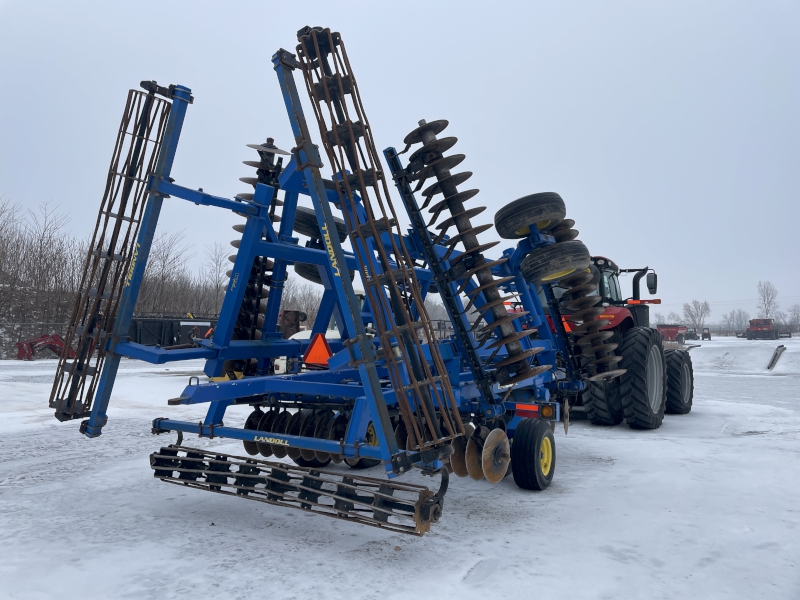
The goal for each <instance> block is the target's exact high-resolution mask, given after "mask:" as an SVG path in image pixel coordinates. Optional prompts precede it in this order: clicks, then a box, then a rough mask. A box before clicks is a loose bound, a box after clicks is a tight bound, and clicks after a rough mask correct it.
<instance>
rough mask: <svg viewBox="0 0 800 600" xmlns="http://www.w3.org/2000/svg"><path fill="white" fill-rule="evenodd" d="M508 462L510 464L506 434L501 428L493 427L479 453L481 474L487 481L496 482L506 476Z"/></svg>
mask: <svg viewBox="0 0 800 600" xmlns="http://www.w3.org/2000/svg"><path fill="white" fill-rule="evenodd" d="M509 464H511V444H510V443H509V441H508V436H507V435H506V432H505V431H503V430H502V429H493V430H492V431H491V433H489V436H488V437H487V438H486V443H485V444H484V445H483V453H482V455H481V466H482V468H483V476H484V477H486V481H488V482H489V483H497V482H498V481H500V480H501V479H503V477H505V476H506V471H508V465H509Z"/></svg>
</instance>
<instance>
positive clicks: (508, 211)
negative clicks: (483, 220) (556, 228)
mask: <svg viewBox="0 0 800 600" xmlns="http://www.w3.org/2000/svg"><path fill="white" fill-rule="evenodd" d="M566 215H567V208H566V206H565V205H564V200H562V199H561V196H559V195H558V194H556V193H555V192H542V193H540V194H531V195H530V196H523V197H522V198H520V199H519V200H514V201H513V202H511V203H510V204H507V205H506V206H504V207H503V208H501V209H500V210H499V211H497V214H495V216H494V228H495V229H496V230H497V234H498V235H499V236H500V237H501V238H505V239H507V240H513V239H518V238H524V237H528V236H529V235H530V234H531V228H530V226H531V225H533V224H535V225H536V226H537V227H538V228H539V229H547V228H548V227H550V226H552V225H555V224H556V223H558V222H559V221H561V220H562V219H564V217H565V216H566Z"/></svg>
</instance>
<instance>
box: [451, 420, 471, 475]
mask: <svg viewBox="0 0 800 600" xmlns="http://www.w3.org/2000/svg"><path fill="white" fill-rule="evenodd" d="M474 431H475V428H474V427H472V425H470V424H469V423H465V424H464V435H461V436H459V437H457V438H456V439H454V440H453V454H451V455H450V466H452V467H453V473H455V474H456V475H458V476H459V477H467V476H468V475H469V471H467V463H466V452H467V440H468V439H469V438H470V437H472V434H473V432H474Z"/></svg>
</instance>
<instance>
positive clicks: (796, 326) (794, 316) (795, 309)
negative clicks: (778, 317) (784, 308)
mask: <svg viewBox="0 0 800 600" xmlns="http://www.w3.org/2000/svg"><path fill="white" fill-rule="evenodd" d="M788 321H789V328H790V330H791V331H792V332H795V331H800V304H792V305H791V306H790V307H789V312H788Z"/></svg>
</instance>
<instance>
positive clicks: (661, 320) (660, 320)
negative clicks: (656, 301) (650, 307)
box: [650, 313, 666, 324]
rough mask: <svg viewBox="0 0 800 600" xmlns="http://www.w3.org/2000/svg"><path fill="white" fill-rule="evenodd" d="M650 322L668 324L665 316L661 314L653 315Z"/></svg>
mask: <svg viewBox="0 0 800 600" xmlns="http://www.w3.org/2000/svg"><path fill="white" fill-rule="evenodd" d="M650 321H651V322H652V323H655V324H658V323H666V321H665V320H664V315H662V314H661V313H653V318H652V319H650Z"/></svg>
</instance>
